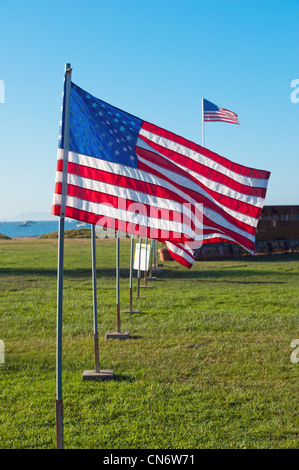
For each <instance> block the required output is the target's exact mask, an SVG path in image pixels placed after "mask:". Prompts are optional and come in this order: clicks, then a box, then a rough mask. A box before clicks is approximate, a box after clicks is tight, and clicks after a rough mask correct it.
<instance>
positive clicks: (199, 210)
mask: <svg viewBox="0 0 299 470" xmlns="http://www.w3.org/2000/svg"><path fill="white" fill-rule="evenodd" d="M62 115H63V119H64V112H63V114H62ZM61 125H62V126H61V127H62V129H63V127H64V126H63V120H62V122H61ZM64 140H65V136H64V135H63V132H62V133H61V135H60V139H59V148H58V156H57V171H56V184H55V193H54V199H53V207H52V214H55V215H58V216H60V215H64V216H66V217H70V218H73V219H75V220H80V221H84V222H87V223H91V224H99V225H105V226H107V227H111V228H115V229H117V230H122V231H126V232H127V233H135V234H137V235H140V236H146V237H149V238H152V239H157V240H160V241H164V242H165V243H166V245H167V247H168V249H169V251H170V253H171V255H172V257H173V258H174V259H175V260H176V261H178V262H179V263H181V264H183V265H185V266H186V267H188V268H190V267H191V266H192V265H193V263H194V261H195V249H196V248H197V247H199V246H201V244H202V243H211V242H217V241H228V242H232V243H237V244H239V245H241V246H242V247H244V248H245V249H246V250H247V251H249V252H250V253H254V249H255V233H256V226H257V223H258V220H259V217H260V214H261V211H262V207H263V204H264V199H265V196H266V188H267V184H268V179H269V176H270V173H269V172H267V171H263V170H256V169H252V168H248V167H245V166H243V165H239V164H237V163H233V162H231V161H229V160H227V159H226V158H224V157H221V156H220V155H217V154H216V153H213V152H211V151H210V150H208V149H206V148H203V147H201V146H200V145H197V144H195V143H193V142H191V141H189V140H187V139H185V138H183V137H180V136H178V135H176V134H174V133H172V132H169V131H167V130H165V129H162V128H160V127H158V126H156V125H154V124H150V123H149V122H146V121H143V120H142V119H139V118H137V117H135V116H133V115H131V114H128V113H126V112H124V111H122V110H120V109H118V108H116V107H114V106H112V105H110V104H108V103H106V102H104V101H101V100H99V99H97V98H95V97H94V96H92V95H90V94H89V93H87V92H86V91H84V90H83V89H81V88H80V87H78V86H77V85H75V84H74V83H71V94H70V131H69V151H68V162H67V166H65V167H64V165H63V148H64ZM64 168H65V169H64ZM64 182H65V183H64ZM63 184H65V186H66V189H65V190H63ZM64 194H66V196H64Z"/></svg>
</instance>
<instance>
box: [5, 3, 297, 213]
mask: <svg viewBox="0 0 299 470" xmlns="http://www.w3.org/2000/svg"><path fill="white" fill-rule="evenodd" d="M298 26H299V1H298V0H138V1H137V0H84V1H81V0H71V1H69V0H59V1H58V0H39V1H37V0H0V41H1V43H0V44H1V47H0V85H1V84H2V87H1V86H0V158H1V173H0V174H1V180H0V181H1V184H0V221H1V220H9V219H10V220H12V219H13V218H14V217H15V216H17V215H20V214H22V213H23V212H24V213H30V212H45V213H48V214H50V212H51V204H52V197H53V190H54V181H55V170H56V154H57V144H58V135H59V121H60V107H61V103H62V98H61V94H62V81H63V74H64V65H65V63H66V62H70V63H71V65H72V68H73V73H72V80H73V81H74V82H75V83H76V84H78V85H79V86H80V87H82V88H84V89H85V90H87V91H88V92H90V93H91V94H93V95H95V96H96V97H98V98H100V99H102V100H104V101H107V102H109V103H111V104H112V105H114V106H117V107H119V108H121V109H124V110H125V111H127V112H129V113H131V114H134V115H136V116H138V117H139V118H141V119H144V120H147V121H150V122H152V123H154V124H157V125H159V126H161V127H164V128H166V129H168V130H170V131H173V132H175V133H177V134H179V135H182V136H184V137H186V138H188V139H190V140H193V141H195V142H197V143H199V144H200V143H201V119H202V116H201V100H202V98H206V99H208V100H209V101H212V102H213V103H215V104H216V105H218V106H221V107H224V108H228V109H230V110H231V111H234V112H236V113H237V114H238V116H239V120H240V123H241V125H240V126H238V125H234V124H226V123H206V124H205V145H206V147H208V148H209V149H211V150H213V151H215V152H217V153H219V154H220V155H223V156H225V157H227V158H229V159H230V160H233V161H235V162H238V163H241V164H244V165H247V166H250V167H255V168H260V169H263V170H268V171H271V177H270V181H269V186H268V193H267V197H266V202H265V204H267V205H271V204H299V162H298V157H299V145H298V143H299V142H298V141H299V138H298V131H299V102H298V103H294V102H292V101H291V93H292V92H294V91H295V90H294V88H292V87H291V82H292V81H293V80H295V79H299V68H298V58H299V57H298V55H299V50H298V45H299V28H298ZM298 83H299V80H298ZM3 85H4V87H5V89H4V90H3ZM298 88H299V87H298ZM1 90H2V99H1ZM297 97H298V98H299V91H298V94H297ZM3 98H4V100H3ZM1 101H4V103H3V102H1Z"/></svg>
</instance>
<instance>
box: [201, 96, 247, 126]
mask: <svg viewBox="0 0 299 470" xmlns="http://www.w3.org/2000/svg"><path fill="white" fill-rule="evenodd" d="M203 115H204V121H213V122H216V121H222V122H230V123H231V124H240V123H239V119H238V115H237V114H236V113H233V112H232V111H229V110H228V109H224V108H219V106H216V105H215V104H213V103H211V101H208V100H206V99H204V100H203Z"/></svg>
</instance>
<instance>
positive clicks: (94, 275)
mask: <svg viewBox="0 0 299 470" xmlns="http://www.w3.org/2000/svg"><path fill="white" fill-rule="evenodd" d="M91 252H92V290H93V322H94V335H93V336H94V360H95V371H96V372H100V359H99V334H98V306H97V268H96V236H95V226H94V225H92V226H91Z"/></svg>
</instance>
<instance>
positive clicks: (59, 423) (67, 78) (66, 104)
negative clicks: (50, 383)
mask: <svg viewBox="0 0 299 470" xmlns="http://www.w3.org/2000/svg"><path fill="white" fill-rule="evenodd" d="M71 74H72V69H71V64H65V75H64V95H63V118H64V119H63V152H62V155H63V177H62V194H61V211H60V217H59V229H58V237H59V238H58V267H57V335H56V401H55V405H56V448H57V449H63V447H64V439H63V400H62V308H63V258H64V218H65V207H66V194H67V169H68V168H67V166H68V151H69V117H70V94H71Z"/></svg>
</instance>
